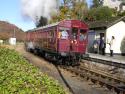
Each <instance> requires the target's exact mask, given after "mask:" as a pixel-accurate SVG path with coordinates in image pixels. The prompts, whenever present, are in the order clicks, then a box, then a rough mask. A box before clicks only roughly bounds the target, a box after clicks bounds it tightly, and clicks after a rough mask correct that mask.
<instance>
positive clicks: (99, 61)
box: [82, 57, 125, 69]
mask: <svg viewBox="0 0 125 94" xmlns="http://www.w3.org/2000/svg"><path fill="white" fill-rule="evenodd" d="M82 59H83V60H87V61H93V62H96V63H101V64H105V65H110V66H114V67H117V68H122V69H125V64H123V63H120V62H115V61H109V60H102V59H97V58H92V57H83V58H82Z"/></svg>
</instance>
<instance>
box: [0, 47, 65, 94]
mask: <svg viewBox="0 0 125 94" xmlns="http://www.w3.org/2000/svg"><path fill="white" fill-rule="evenodd" d="M0 94H65V91H64V90H63V88H62V87H61V86H59V84H58V83H57V82H55V81H54V80H52V79H50V78H48V76H47V75H44V74H42V73H41V72H40V70H39V69H38V68H37V67H35V66H33V65H32V64H30V63H28V62H27V61H26V60H25V59H24V58H23V57H22V56H20V55H19V54H18V53H17V52H15V51H14V50H10V49H7V48H0Z"/></svg>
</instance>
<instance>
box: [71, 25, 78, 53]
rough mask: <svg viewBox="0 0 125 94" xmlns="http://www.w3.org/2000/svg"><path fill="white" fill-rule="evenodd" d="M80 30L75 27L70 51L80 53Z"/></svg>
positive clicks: (72, 32) (72, 31)
mask: <svg viewBox="0 0 125 94" xmlns="http://www.w3.org/2000/svg"><path fill="white" fill-rule="evenodd" d="M78 31H79V29H78V28H75V27H73V28H72V30H71V35H70V41H71V44H70V51H71V52H77V51H78Z"/></svg>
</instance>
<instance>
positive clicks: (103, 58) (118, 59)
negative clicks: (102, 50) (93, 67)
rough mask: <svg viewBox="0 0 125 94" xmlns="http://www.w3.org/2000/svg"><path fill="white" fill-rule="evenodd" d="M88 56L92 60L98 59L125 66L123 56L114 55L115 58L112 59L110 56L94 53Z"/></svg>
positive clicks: (124, 57)
mask: <svg viewBox="0 0 125 94" xmlns="http://www.w3.org/2000/svg"><path fill="white" fill-rule="evenodd" d="M88 54H89V57H90V58H97V59H101V60H106V61H111V62H117V63H122V64H125V56H122V55H114V56H113V57H111V56H110V55H109V54H106V55H100V54H94V53H88Z"/></svg>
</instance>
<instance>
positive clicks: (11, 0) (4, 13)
mask: <svg viewBox="0 0 125 94" xmlns="http://www.w3.org/2000/svg"><path fill="white" fill-rule="evenodd" d="M87 2H88V3H89V4H90V2H91V0H87ZM0 21H8V22H10V23H12V24H15V25H16V26H18V27H19V28H21V29H22V30H24V31H27V30H29V29H33V28H35V24H34V22H33V21H31V20H27V19H25V18H24V17H23V16H22V12H21V0H1V1H0Z"/></svg>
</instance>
